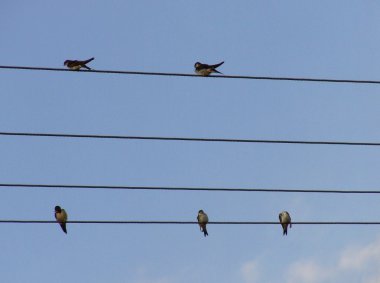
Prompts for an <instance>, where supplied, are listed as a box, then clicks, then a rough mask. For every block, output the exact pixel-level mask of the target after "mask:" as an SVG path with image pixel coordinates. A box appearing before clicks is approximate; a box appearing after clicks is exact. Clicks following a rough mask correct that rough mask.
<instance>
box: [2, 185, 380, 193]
mask: <svg viewBox="0 0 380 283" xmlns="http://www.w3.org/2000/svg"><path fill="white" fill-rule="evenodd" d="M0 187H4V188H5V187H19V188H42V189H104V190H150V191H208V192H266V193H325V194H380V190H327V189H325V190H316V189H309V190H305V189H259V188H257V189H252V188H251V189H250V188H246V189H243V188H206V187H203V188H202V187H152V186H106V185H105V186H101V185H52V184H11V183H8V184H6V183H0Z"/></svg>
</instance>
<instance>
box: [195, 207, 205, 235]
mask: <svg viewBox="0 0 380 283" xmlns="http://www.w3.org/2000/svg"><path fill="white" fill-rule="evenodd" d="M197 220H198V224H199V229H200V230H201V231H202V232H203V234H204V235H205V237H206V236H208V233H207V229H206V225H207V223H208V216H207V214H206V213H204V211H203V210H202V209H201V210H199V211H198V216H197Z"/></svg>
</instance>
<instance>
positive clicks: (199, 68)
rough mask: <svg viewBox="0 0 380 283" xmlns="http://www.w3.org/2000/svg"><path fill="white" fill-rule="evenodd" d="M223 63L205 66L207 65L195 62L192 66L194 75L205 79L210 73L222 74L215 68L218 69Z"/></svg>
mask: <svg viewBox="0 0 380 283" xmlns="http://www.w3.org/2000/svg"><path fill="white" fill-rule="evenodd" d="M223 63H224V61H223V62H220V63H219V64H215V65H207V64H202V63H200V62H197V63H195V64H194V68H195V73H196V74H198V75H200V76H203V77H207V76H209V75H210V74H211V73H219V74H222V73H221V72H219V71H218V70H217V69H216V68H218V67H219V66H221V65H222V64H223Z"/></svg>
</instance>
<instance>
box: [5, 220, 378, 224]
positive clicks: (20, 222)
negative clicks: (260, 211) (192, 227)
mask: <svg viewBox="0 0 380 283" xmlns="http://www.w3.org/2000/svg"><path fill="white" fill-rule="evenodd" d="M0 223H14V224H51V223H57V221H53V220H0ZM66 223H70V224H161V225H165V224H175V225H182V224H185V225H186V224H198V222H196V221H149V220H148V221H143V220H126V221H123V220H115V221H112V220H111V221H107V220H77V221H75V220H73V221H67V222H66ZM208 224H217V225H278V224H279V222H273V221H210V222H208ZM292 225H380V222H378V221H299V222H292Z"/></svg>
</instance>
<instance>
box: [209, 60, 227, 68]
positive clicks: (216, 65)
mask: <svg viewBox="0 0 380 283" xmlns="http://www.w3.org/2000/svg"><path fill="white" fill-rule="evenodd" d="M223 64H224V61H223V62H220V63H219V64H215V65H211V68H213V69H215V68H218V67H219V66H222V65H223Z"/></svg>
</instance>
